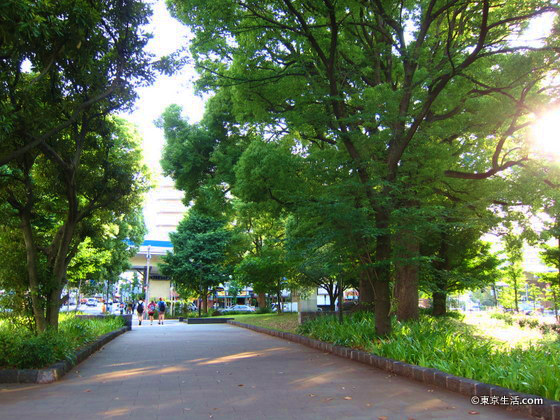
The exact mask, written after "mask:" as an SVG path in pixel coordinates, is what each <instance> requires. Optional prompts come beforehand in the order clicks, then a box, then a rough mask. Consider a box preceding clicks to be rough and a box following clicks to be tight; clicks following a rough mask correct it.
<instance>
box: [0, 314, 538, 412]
mask: <svg viewBox="0 0 560 420" xmlns="http://www.w3.org/2000/svg"><path fill="white" fill-rule="evenodd" d="M151 343H153V344H154V345H152V344H151ZM156 344H157V345H156ZM0 407H1V409H0V419H1V420H4V419H14V418H19V419H25V420H60V419H70V420H73V419H79V420H90V419H95V420H99V419H135V420H176V419H177V420H206V419H209V420H222V419H223V420H330V419H332V420H341V419H344V420H362V419H363V420H375V419H377V418H378V417H381V416H386V417H387V418H388V419H390V420H393V419H408V418H414V419H416V420H435V419H447V420H449V419H453V420H467V419H468V420H472V419H473V415H471V414H469V411H473V410H475V411H477V412H479V413H480V414H478V415H476V420H506V419H508V420H509V419H511V420H513V419H527V418H528V417H526V416H524V415H522V414H519V413H515V412H509V411H506V410H502V409H499V408H496V407H482V406H481V407H478V406H472V405H471V403H470V399H469V398H468V397H465V396H462V395H460V394H455V393H451V392H448V391H445V390H441V389H438V388H434V387H432V386H430V385H425V384H421V383H418V382H416V381H413V380H409V379H406V378H400V377H395V376H394V375H390V374H389V373H387V372H385V371H380V370H377V369H375V368H373V367H371V366H368V365H364V364H361V363H356V362H353V361H349V360H345V359H343V358H340V357H337V356H335V355H331V354H326V353H325V352H322V351H319V350H314V349H311V348H309V347H305V346H303V345H300V344H297V343H294V342H289V341H285V340H282V339H279V338H276V337H271V336H267V335H264V334H260V333H256V332H253V331H249V330H246V329H241V328H237V327H234V326H231V325H223V324H222V325H220V324H217V325H188V324H185V323H178V322H173V321H170V322H166V324H165V325H164V326H155V325H154V326H150V325H142V327H140V328H138V327H137V326H133V330H132V331H130V332H128V333H126V334H124V335H121V336H119V337H118V338H116V339H115V340H113V341H111V342H110V343H108V344H107V345H105V346H104V349H103V351H102V352H99V353H96V354H94V355H93V356H92V357H91V358H89V359H87V360H86V361H84V362H83V363H81V364H80V365H78V366H76V367H75V368H74V369H72V372H71V373H69V374H68V375H67V376H65V377H64V378H63V379H62V380H61V381H59V382H55V383H53V384H49V385H42V386H41V385H24V384H22V385H17V384H10V385H1V386H0Z"/></svg>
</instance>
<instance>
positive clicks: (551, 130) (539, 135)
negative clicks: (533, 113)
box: [532, 108, 560, 159]
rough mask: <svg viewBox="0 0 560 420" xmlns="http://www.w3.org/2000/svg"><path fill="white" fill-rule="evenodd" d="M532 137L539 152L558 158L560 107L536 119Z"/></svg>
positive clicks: (559, 148) (559, 157)
mask: <svg viewBox="0 0 560 420" xmlns="http://www.w3.org/2000/svg"><path fill="white" fill-rule="evenodd" d="M532 137H533V143H534V145H535V146H536V148H537V149H538V151H539V152H540V153H543V154H546V155H549V156H552V157H554V158H555V159H560V108H557V109H555V110H552V111H550V112H548V113H546V114H544V115H543V116H542V117H540V118H539V119H538V120H537V121H536V123H535V124H534V125H533V136H532Z"/></svg>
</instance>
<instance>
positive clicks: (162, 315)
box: [157, 298, 166, 325]
mask: <svg viewBox="0 0 560 420" xmlns="http://www.w3.org/2000/svg"><path fill="white" fill-rule="evenodd" d="M157 306H158V314H159V318H158V324H160V325H163V320H164V319H165V309H166V305H165V302H164V301H163V299H162V298H159V301H158V303H157Z"/></svg>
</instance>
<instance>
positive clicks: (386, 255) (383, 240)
mask: <svg viewBox="0 0 560 420" xmlns="http://www.w3.org/2000/svg"><path fill="white" fill-rule="evenodd" d="M375 222H376V223H375V226H376V228H377V229H378V231H379V232H381V234H380V235H379V236H378V237H377V243H376V247H375V258H376V263H377V266H376V267H375V270H374V277H373V290H374V293H375V333H376V334H377V335H378V336H380V337H384V336H386V335H388V334H389V333H390V332H391V318H390V311H391V290H390V287H389V280H390V274H391V270H390V266H389V262H390V258H391V236H390V233H389V232H388V228H389V211H388V210H387V209H385V208H380V209H379V210H378V211H377V214H376V216H375Z"/></svg>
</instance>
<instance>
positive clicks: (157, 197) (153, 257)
mask: <svg viewBox="0 0 560 420" xmlns="http://www.w3.org/2000/svg"><path fill="white" fill-rule="evenodd" d="M182 198H183V193H182V192H181V191H178V190H176V189H175V186H174V183H173V180H171V179H170V178H165V177H163V176H160V177H159V178H158V179H157V183H156V186H155V188H153V189H152V190H151V191H150V192H149V194H148V196H147V198H146V203H145V206H144V218H145V221H146V227H147V229H148V233H147V235H146V237H145V239H144V243H143V244H142V245H141V246H140V249H139V251H138V253H137V254H136V256H134V257H133V258H131V261H130V262H131V265H132V269H131V270H132V271H135V272H137V273H140V277H141V279H142V283H143V287H144V290H145V292H146V299H150V300H151V299H158V298H160V297H162V298H164V299H171V298H172V297H173V296H174V292H173V290H172V289H171V284H170V281H169V279H168V278H167V277H165V276H163V275H162V274H161V273H160V270H159V267H158V264H159V263H160V262H161V257H162V256H163V255H165V254H166V253H167V252H168V251H171V250H172V249H173V246H172V245H171V241H170V239H169V234H170V233H171V232H174V231H176V230H177V225H178V224H179V222H180V221H181V220H182V219H183V217H184V215H185V213H186V211H187V208H186V207H185V205H184V204H183V202H182ZM148 279H149V281H148Z"/></svg>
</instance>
